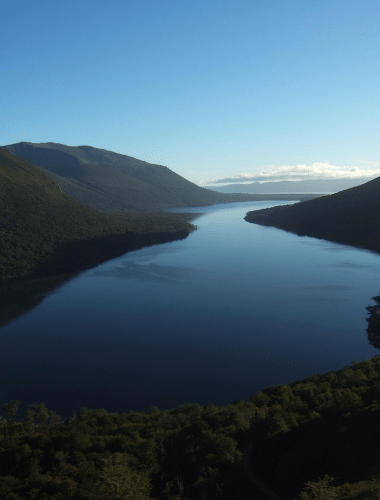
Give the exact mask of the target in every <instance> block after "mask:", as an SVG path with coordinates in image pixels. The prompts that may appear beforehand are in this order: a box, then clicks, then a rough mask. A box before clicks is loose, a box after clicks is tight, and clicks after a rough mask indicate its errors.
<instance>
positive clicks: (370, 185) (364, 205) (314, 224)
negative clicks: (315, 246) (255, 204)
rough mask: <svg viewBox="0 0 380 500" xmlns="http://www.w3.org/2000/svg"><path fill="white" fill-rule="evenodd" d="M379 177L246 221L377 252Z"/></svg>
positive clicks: (379, 242) (379, 239)
mask: <svg viewBox="0 0 380 500" xmlns="http://www.w3.org/2000/svg"><path fill="white" fill-rule="evenodd" d="M379 201H380V177H377V178H376V179H373V180H371V181H368V182H366V183H365V184H362V185H360V186H357V187H353V188H350V189H346V190H344V191H340V192H338V193H335V194H331V195H327V196H321V197H318V198H315V199H313V200H308V201H304V202H301V203H296V204H294V205H286V206H284V205H282V206H277V207H273V208H267V209H263V210H257V211H251V212H248V213H247V214H246V216H245V220H246V221H247V222H252V223H254V224H261V225H264V226H273V227H276V228H278V229H283V230H285V231H290V232H292V233H295V234H297V235H299V236H311V237H313V238H319V239H325V240H329V241H334V242H336V243H342V244H346V245H352V246H356V247H360V248H366V249H368V250H373V251H375V252H379V253H380V214H379V211H378V206H379Z"/></svg>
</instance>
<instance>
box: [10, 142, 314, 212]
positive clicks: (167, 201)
mask: <svg viewBox="0 0 380 500" xmlns="http://www.w3.org/2000/svg"><path fill="white" fill-rule="evenodd" d="M2 147H3V148H4V150H7V151H8V152H10V153H12V154H13V155H15V156H17V157H19V158H22V159H23V160H26V161H28V162H29V163H31V164H33V165H35V166H37V167H39V168H41V169H43V170H44V171H45V172H46V173H47V174H48V175H49V176H50V177H51V178H52V179H53V180H54V181H55V182H57V184H58V185H59V186H60V188H61V189H62V191H63V192H64V193H66V194H67V195H69V196H70V197H71V198H72V199H74V200H76V201H78V202H80V203H82V204H84V205H86V206H88V207H90V208H92V209H95V210H100V211H103V212H108V213H118V214H124V213H126V212H127V213H128V212H130V211H131V210H132V211H139V212H154V211H162V210H165V209H168V208H178V207H200V206H205V205H213V204H215V203H228V202H236V201H252V200H259V199H266V198H265V196H264V197H263V196H262V195H247V194H223V193H217V192H216V191H212V190H210V189H205V188H202V187H200V186H197V185H196V184H194V183H193V182H190V181H188V180H187V179H185V178H183V177H181V176H180V175H178V174H176V173H175V172H173V171H172V170H170V169H169V168H167V167H165V166H163V165H154V164H151V163H147V162H145V161H141V160H138V159H136V158H132V157H131V156H126V155H121V154H118V153H114V152H112V151H107V150H105V149H98V148H93V147H90V146H77V147H73V146H66V145H65V144H56V143H52V142H47V143H41V144H35V143H29V142H20V143H18V144H12V145H9V146H2ZM301 197H302V198H303V199H304V196H303V195H298V196H297V195H295V197H294V198H291V199H300V198H301ZM267 198H268V197H267ZM269 198H271V197H270V195H269ZM277 198H278V197H277V196H276V195H274V196H273V195H272V198H271V199H277ZM306 198H308V199H310V198H313V196H309V197H307V196H306ZM279 199H287V197H286V196H285V195H279Z"/></svg>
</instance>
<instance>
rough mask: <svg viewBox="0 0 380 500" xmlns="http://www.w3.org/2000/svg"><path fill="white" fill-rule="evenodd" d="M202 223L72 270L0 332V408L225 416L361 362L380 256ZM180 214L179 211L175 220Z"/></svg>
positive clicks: (227, 210) (218, 209)
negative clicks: (216, 410) (218, 412)
mask: <svg viewBox="0 0 380 500" xmlns="http://www.w3.org/2000/svg"><path fill="white" fill-rule="evenodd" d="M286 203H293V202H284V201H279V202H245V203H231V204H225V205H215V206H213V207H196V208H193V209H189V208H186V209H183V210H182V211H184V212H204V215H202V216H200V217H199V218H197V219H196V220H194V221H193V223H194V224H196V225H197V226H198V230H197V231H195V232H193V233H191V234H190V235H189V236H188V237H187V238H186V239H185V240H181V241H178V242H171V243H166V244H160V245H155V246H152V247H148V248H144V249H141V250H136V251H133V252H130V253H127V254H125V255H123V256H122V257H119V258H117V259H113V260H111V261H108V262H106V263H104V264H102V265H99V266H97V267H96V268H93V269H90V270H88V271H84V272H82V273H80V274H79V275H77V276H76V277H74V278H73V279H72V280H70V281H67V282H66V283H65V284H63V285H61V286H60V287H58V288H56V289H55V290H54V291H53V292H51V293H49V294H48V295H47V296H46V297H45V298H44V299H43V300H42V301H41V302H40V303H39V304H38V305H37V306H35V307H34V308H32V309H30V310H29V311H28V312H26V313H24V314H22V315H20V316H18V317H17V318H16V319H14V320H12V321H10V322H8V323H7V324H5V325H4V326H2V327H1V328H0V335H1V353H0V377H1V384H0V400H1V401H2V402H4V401H10V400H11V399H19V400H21V402H22V403H23V407H22V408H21V409H25V407H26V405H27V404H29V403H34V402H41V401H42V402H45V403H46V405H47V407H48V408H49V409H52V410H55V411H57V412H58V413H59V414H60V415H62V416H64V417H65V416H68V415H69V414H70V413H71V412H72V411H73V410H75V411H78V410H79V409H80V408H82V407H88V408H106V409H107V410H108V411H110V412H116V411H117V412H123V411H129V410H135V411H146V412H148V411H149V409H150V407H151V406H158V407H159V409H160V410H164V409H169V408H174V407H176V406H178V405H180V404H184V403H200V404H202V405H204V404H207V403H211V402H212V403H214V404H217V405H224V404H228V403H232V402H233V401H234V400H237V399H245V400H248V399H249V396H250V395H251V394H253V393H255V392H257V391H259V390H261V389H263V388H265V387H267V386H270V385H277V384H286V383H288V382H291V381H293V380H296V379H302V378H304V377H306V376H309V375H312V374H313V373H325V372H327V371H330V370H338V369H340V368H342V367H343V366H345V365H350V364H351V362H352V361H353V360H356V361H361V360H363V359H366V358H370V357H372V356H374V355H375V354H377V353H378V351H377V350H376V349H375V348H374V347H372V346H371V345H370V344H369V343H368V339H367V335H366V325H367V324H366V321H365V318H366V310H365V307H366V306H367V305H369V304H371V303H372V301H371V297H373V296H374V295H377V294H378V292H379V290H380V256H379V255H377V254H375V253H372V252H369V251H366V250H359V249H355V248H353V247H350V246H344V245H338V244H335V243H331V242H328V241H325V240H317V239H314V238H308V237H299V236H296V235H294V234H290V233H286V232H285V231H281V230H279V229H275V228H270V227H262V226H258V225H255V224H250V223H248V222H246V221H245V220H244V216H245V214H246V212H248V211H250V210H255V209H261V208H266V207H270V206H275V205H284V204H286ZM178 211H181V210H178Z"/></svg>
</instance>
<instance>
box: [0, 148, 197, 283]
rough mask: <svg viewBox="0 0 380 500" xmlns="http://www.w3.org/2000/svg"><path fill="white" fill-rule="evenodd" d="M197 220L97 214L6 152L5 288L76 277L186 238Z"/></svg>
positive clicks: (1, 213) (2, 179) (1, 173)
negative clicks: (35, 279) (12, 282)
mask: <svg viewBox="0 0 380 500" xmlns="http://www.w3.org/2000/svg"><path fill="white" fill-rule="evenodd" d="M192 216H193V215H189V214H180V215H178V214H173V213H162V214H160V213H156V214H154V213H152V214H139V213H137V212H130V213H127V212H126V213H125V214H124V215H120V216H116V215H112V214H107V213H103V212H99V211H96V210H92V209H90V208H88V207H86V206H83V205H81V204H80V203H78V202H77V201H75V200H73V199H71V198H70V197H69V196H67V195H66V194H65V193H62V192H61V190H60V188H59V186H58V185H57V184H56V183H55V182H54V181H53V180H52V179H51V177H49V176H48V175H47V174H46V173H45V172H43V171H42V170H41V169H39V168H37V167H35V166H33V165H30V164H29V163H27V162H26V161H24V160H21V159H20V158H18V157H15V156H14V155H12V154H10V153H9V152H7V151H5V150H3V149H1V148H0V241H1V246H0V282H4V281H5V280H9V279H13V278H22V277H26V276H46V275H54V274H60V273H62V274H63V273H68V272H74V271H78V270H81V269H85V268H87V267H91V266H94V265H96V264H98V263H99V262H102V261H105V260H107V259H110V258H114V257H117V256H119V255H122V254H123V253H125V252H127V251H128V250H133V249H136V248H141V247H143V246H147V245H152V244H155V243H159V242H165V241H172V240H175V239H180V238H185V237H186V236H187V235H188V234H189V233H190V232H191V231H193V230H195V229H196V227H195V226H193V225H192V224H190V223H189V222H187V221H188V220H190V219H191V217H192Z"/></svg>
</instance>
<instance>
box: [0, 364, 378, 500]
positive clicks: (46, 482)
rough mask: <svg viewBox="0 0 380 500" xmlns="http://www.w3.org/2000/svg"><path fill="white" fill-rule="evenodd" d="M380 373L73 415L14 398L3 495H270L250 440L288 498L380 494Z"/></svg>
mask: <svg viewBox="0 0 380 500" xmlns="http://www.w3.org/2000/svg"><path fill="white" fill-rule="evenodd" d="M379 375H380V357H379V356H375V357H374V358H372V359H370V360H365V361H363V362H361V363H354V364H352V365H351V366H347V367H344V368H343V369H341V370H339V371H338V372H330V373H327V374H324V375H313V376H311V377H308V378H306V379H304V380H300V381H299V380H297V381H295V382H292V383H290V384H288V385H280V386H272V387H268V388H267V389H264V390H262V391H260V392H259V393H257V394H254V395H252V396H251V398H250V399H251V400H250V401H249V402H246V401H235V402H234V403H233V404H229V405H226V406H222V407H220V406H216V405H214V404H211V403H210V404H208V405H205V406H201V405H199V404H184V405H180V406H178V407H177V408H174V409H172V410H165V411H160V410H159V409H158V408H156V407H152V408H151V410H150V412H149V414H146V413H144V412H134V411H130V412H129V413H109V412H108V411H107V410H106V409H102V408H99V409H95V410H93V409H88V408H82V409H81V411H80V413H79V415H78V416H77V415H75V414H72V415H71V416H70V417H69V418H67V419H66V420H64V421H62V419H61V417H60V416H59V415H57V414H56V413H55V412H54V411H52V410H48V409H47V408H46V406H45V404H44V403H34V404H32V405H29V408H28V410H27V411H26V412H25V413H24V415H23V418H22V419H20V420H17V418H16V417H17V407H18V404H19V402H18V401H17V400H14V401H11V402H9V403H3V404H2V408H3V416H2V418H1V419H0V498H4V499H6V500H8V499H15V498H16V499H18V498H20V499H23V498H36V499H45V498H46V499H53V500H64V499H78V500H81V499H95V500H96V499H98V498H99V499H100V498H102V499H104V498H137V499H145V498H146V499H148V498H151V499H156V500H174V499H180V498H181V499H182V500H185V499H189V500H190V499H193V498H194V499H197V498H200V499H202V498H205V499H207V500H213V499H219V498H226V499H227V498H233V499H234V500H245V499H246V498H249V497H253V495H256V496H257V498H261V497H260V495H261V493H260V492H258V491H256V490H254V486H253V485H252V484H251V482H250V481H249V480H248V477H247V475H246V472H245V466H244V463H243V462H244V461H243V457H244V453H245V450H246V448H247V445H248V444H249V443H250V444H251V445H252V454H251V455H250V456H249V460H250V462H251V463H252V467H253V469H252V470H254V473H255V474H256V475H257V476H258V478H259V479H260V481H261V482H263V483H264V484H267V485H268V486H269V487H270V488H271V489H272V490H273V491H274V492H275V493H277V494H278V496H279V497H280V498H282V499H283V500H294V499H295V498H297V500H323V499H326V500H327V499H330V498H334V499H335V498H337V499H338V500H343V499H352V500H354V499H357V500H359V499H362V498H368V499H372V498H378V497H379V494H380V493H379V492H380V476H379V473H380V461H379V458H378V450H379V447H380V402H379V399H380V398H379V394H380V384H379V379H380V377H379ZM333 478H335V479H334V480H333ZM334 495H335V496H334ZM256 496H255V497H254V498H256ZM379 498H380V497H379Z"/></svg>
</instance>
